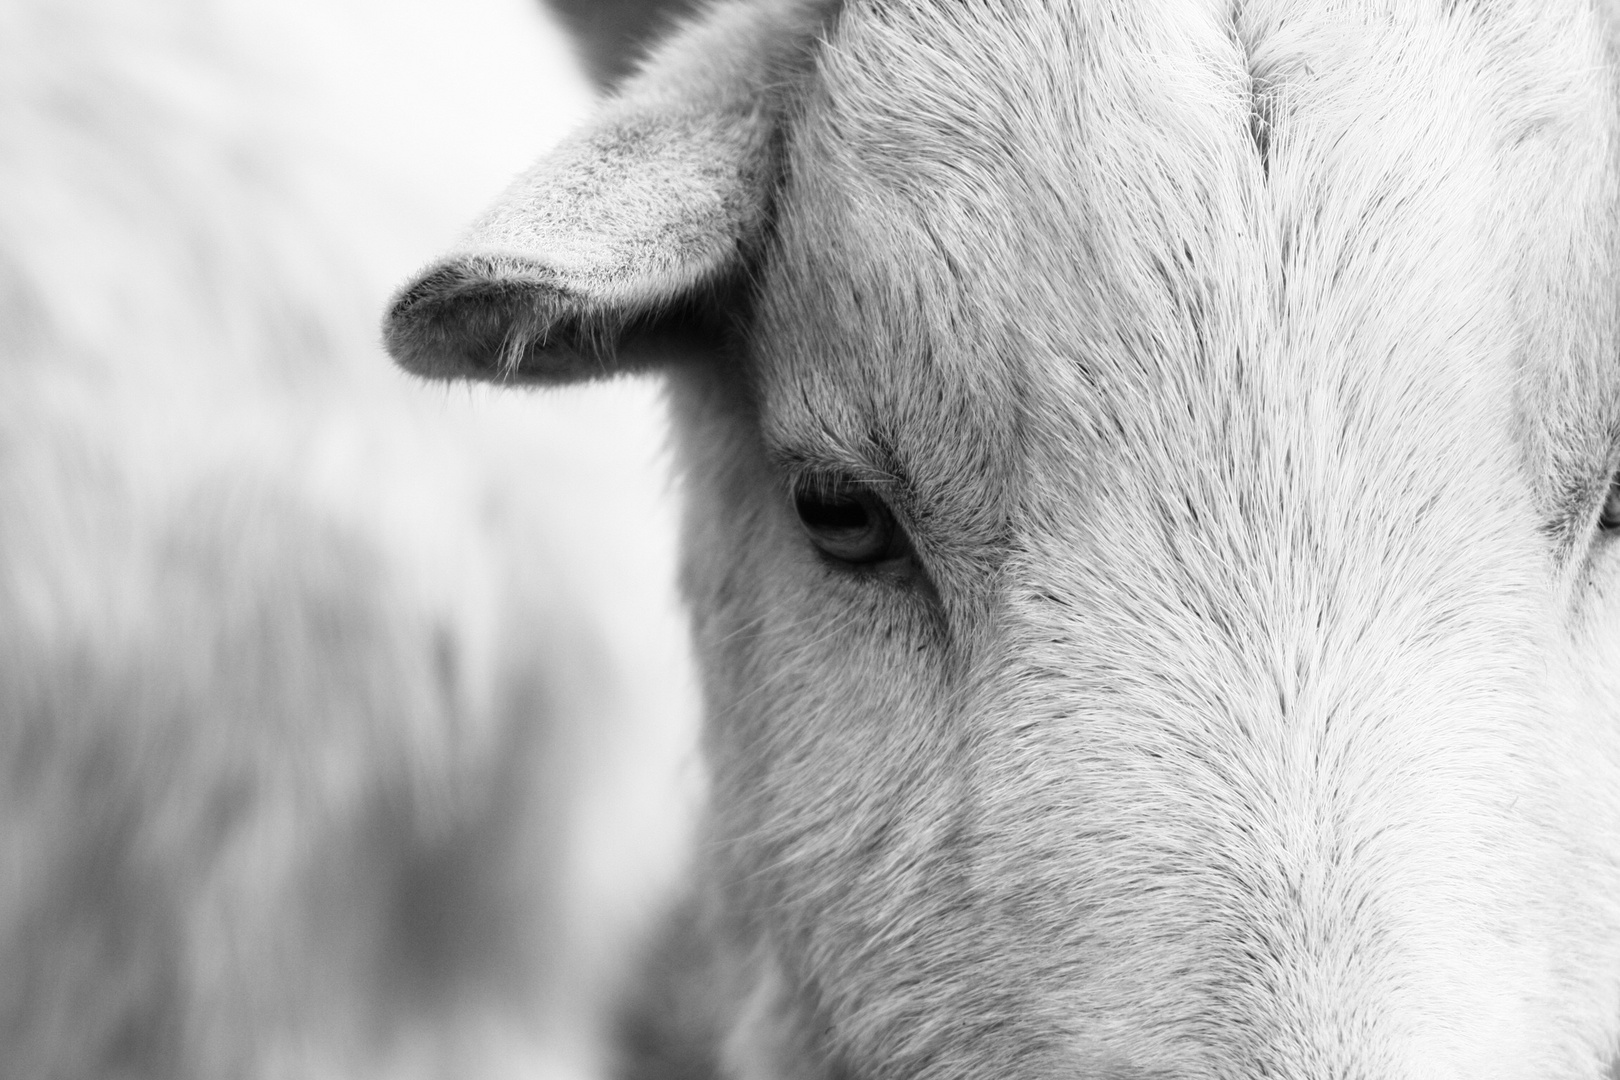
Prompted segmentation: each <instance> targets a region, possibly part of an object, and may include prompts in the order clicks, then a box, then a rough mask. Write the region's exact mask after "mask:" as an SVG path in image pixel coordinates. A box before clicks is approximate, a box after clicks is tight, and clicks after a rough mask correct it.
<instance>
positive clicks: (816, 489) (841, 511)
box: [793, 481, 905, 564]
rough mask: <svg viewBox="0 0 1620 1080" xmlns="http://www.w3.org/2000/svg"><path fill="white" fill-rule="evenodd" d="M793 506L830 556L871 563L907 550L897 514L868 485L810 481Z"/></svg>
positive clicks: (796, 494)
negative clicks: (896, 518) (896, 517)
mask: <svg viewBox="0 0 1620 1080" xmlns="http://www.w3.org/2000/svg"><path fill="white" fill-rule="evenodd" d="M793 506H794V509H796V510H797V511H798V512H799V522H800V523H801V524H802V525H803V526H804V531H805V533H806V534H808V535H809V537H810V542H811V543H813V544H815V545H816V547H817V548H819V549H821V552H822V553H823V554H824V555H826V556H828V557H829V558H833V559H837V560H838V561H839V562H846V563H855V564H869V563H877V562H884V561H886V560H889V559H894V558H898V557H899V556H900V555H902V554H904V552H905V548H904V542H903V536H902V533H901V531H900V527H899V526H898V525H897V524H896V523H895V520H894V515H893V514H891V513H890V512H889V508H888V507H887V506H885V505H883V500H882V499H880V498H878V497H877V495H875V494H873V493H872V492H871V491H869V490H868V489H866V488H863V487H857V486H854V485H839V484H834V485H828V484H826V483H825V482H821V483H816V482H814V481H810V482H806V483H804V484H801V485H800V486H799V488H798V490H796V491H795V492H794V493H793Z"/></svg>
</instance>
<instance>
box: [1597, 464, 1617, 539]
mask: <svg viewBox="0 0 1620 1080" xmlns="http://www.w3.org/2000/svg"><path fill="white" fill-rule="evenodd" d="M1598 528H1600V529H1602V530H1603V531H1604V532H1606V533H1615V532H1620V474H1616V476H1615V477H1614V478H1613V479H1612V480H1610V481H1609V494H1608V496H1607V497H1606V498H1605V499H1604V500H1603V509H1602V510H1601V511H1600V512H1599V513H1598Z"/></svg>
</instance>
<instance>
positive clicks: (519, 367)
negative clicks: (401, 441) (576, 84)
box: [383, 0, 827, 382]
mask: <svg viewBox="0 0 1620 1080" xmlns="http://www.w3.org/2000/svg"><path fill="white" fill-rule="evenodd" d="M826 7H827V5H825V4H820V3H814V2H806V0H797V2H796V0H736V2H733V3H729V4H721V5H718V6H716V7H714V8H711V9H710V10H709V11H708V12H707V14H706V15H705V17H704V18H703V19H702V20H701V21H699V22H697V23H694V24H692V25H691V26H689V27H687V28H686V29H685V30H684V31H683V32H681V33H680V34H677V35H676V36H675V37H674V38H673V39H671V41H669V42H668V43H666V45H665V46H664V47H663V48H662V49H661V50H660V51H659V52H657V53H655V54H654V56H653V57H652V58H651V60H650V61H649V62H648V64H647V66H646V68H645V69H644V70H643V71H642V72H641V74H640V75H639V76H637V77H636V78H635V79H632V80H631V81H630V82H629V83H628V84H627V85H626V86H625V88H624V90H623V91H622V92H621V93H620V95H619V96H618V97H617V98H615V99H613V100H611V101H609V102H608V103H607V104H606V105H605V106H604V107H603V109H602V111H601V113H600V114H599V115H598V117H597V118H596V120H595V121H594V122H593V123H591V124H590V126H588V127H587V128H586V129H585V130H584V131H583V132H581V133H580V134H578V135H576V136H574V137H573V138H571V139H569V140H568V141H566V142H564V143H563V144H562V145H561V146H560V147H558V149H557V150H555V151H554V152H553V153H552V154H550V155H549V156H548V157H546V158H545V159H543V160H542V161H541V162H540V163H539V164H538V165H537V166H535V168H534V169H532V170H531V171H530V172H529V173H527V174H526V175H524V176H523V177H521V178H520V179H519V180H518V181H517V182H516V183H515V184H513V186H512V187H511V188H510V189H508V190H507V192H506V194H505V195H504V196H503V197H502V198H501V200H500V201H499V202H498V203H497V204H496V205H495V207H494V208H493V209H491V210H490V211H489V212H488V213H487V214H486V215H485V216H484V217H483V218H482V219H481V220H480V221H479V222H478V223H477V225H475V226H474V228H473V230H472V232H471V234H470V235H469V236H468V238H467V239H466V240H465V241H464V242H463V243H462V244H461V245H460V246H459V247H458V248H457V249H456V250H454V251H452V252H451V253H450V254H449V255H448V256H446V257H445V258H443V259H441V260H440V261H439V262H437V263H435V264H433V265H432V266H430V267H429V268H428V269H427V270H426V271H424V272H423V273H422V274H421V275H420V276H419V277H418V278H417V279H416V280H415V281H413V282H411V283H410V284H408V285H407V286H406V287H405V288H404V289H403V290H401V292H400V293H399V294H398V295H397V296H396V297H395V299H394V302H393V304H392V305H391V307H390V309H389V312H388V317H387V319H386V321H385V323H384V327H383V330H384V335H385V338H386V342H387V345H388V350H389V352H391V353H392V354H393V356H394V358H395V359H396V360H397V361H398V362H399V363H400V365H401V366H402V367H404V368H406V369H407V370H410V371H413V372H416V373H417V374H420V375H426V376H429V377H432V378H444V379H458V378H471V379H489V380H494V381H498V382H571V381H575V380H579V379H586V378H591V377H594V376H602V375H609V374H613V373H615V372H618V371H622V370H625V369H626V368H629V367H635V366H637V365H638V364H642V363H646V362H647V360H648V358H649V356H648V352H647V351H646V350H643V351H642V353H641V354H640V355H638V354H637V351H636V350H635V349H632V348H627V347H626V346H628V345H629V344H630V343H631V341H632V339H636V338H638V337H640V336H641V335H642V334H643V333H644V332H646V331H649V330H656V329H657V328H658V324H659V322H660V319H661V317H662V316H665V315H667V314H668V313H670V312H671V311H672V310H675V309H682V308H686V309H690V308H693V307H696V306H700V305H701V303H702V301H703V300H704V299H705V297H706V296H707V295H708V294H709V293H711V292H712V291H713V290H714V288H715V287H716V286H717V285H719V284H721V283H723V282H725V281H727V280H728V279H730V278H732V277H733V276H735V274H736V273H737V271H738V270H739V269H740V268H741V266H742V260H743V253H744V252H745V250H747V248H748V247H749V246H750V245H751V244H752V243H753V242H754V241H755V240H756V239H757V238H758V237H759V236H760V235H761V233H762V232H763V229H764V225H765V216H766V212H767V207H768V204H769V200H770V194H771V187H772V185H773V184H774V183H775V171H776V170H775V168H774V165H773V161H772V154H773V152H774V151H773V145H774V143H775V141H776V125H777V123H778V120H777V116H778V112H779V110H778V108H777V107H776V105H775V102H774V100H773V96H774V95H775V94H776V93H778V92H779V87H780V86H781V84H782V82H783V73H784V65H791V64H794V63H796V61H797V60H798V59H799V58H802V56H803V55H804V54H805V53H806V52H807V48H806V47H807V45H808V44H809V42H810V41H812V40H813V39H814V37H815V34H816V33H817V31H819V29H820V16H819V14H818V12H820V11H822V10H825V9H826Z"/></svg>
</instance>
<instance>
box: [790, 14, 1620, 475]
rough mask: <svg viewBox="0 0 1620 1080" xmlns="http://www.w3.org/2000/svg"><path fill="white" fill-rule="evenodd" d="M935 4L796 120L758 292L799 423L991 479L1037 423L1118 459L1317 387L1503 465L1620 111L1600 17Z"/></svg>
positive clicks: (850, 42) (1304, 403) (1308, 405)
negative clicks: (843, 431)
mask: <svg viewBox="0 0 1620 1080" xmlns="http://www.w3.org/2000/svg"><path fill="white" fill-rule="evenodd" d="M933 7H934V5H932V4H930V3H926V2H924V0H895V2H889V3H885V4H882V5H877V4H861V3H854V4H851V5H850V6H849V8H848V9H847V11H846V13H845V16H844V19H843V21H842V23H841V24H840V27H839V29H838V31H837V33H836V35H835V36H834V38H833V40H832V41H831V43H830V45H829V48H828V49H827V51H826V54H825V55H824V57H823V61H822V66H821V72H820V79H819V80H818V82H817V85H816V87H815V88H814V90H813V91H812V92H811V95H810V100H809V101H808V103H807V107H806V108H805V110H804V114H803V117H802V118H801V120H800V121H799V122H798V125H797V128H796V129H795V131H794V132H793V135H792V138H791V149H790V154H791V155H792V160H791V162H790V168H789V170H788V175H789V177H790V180H789V182H788V189H787V191H786V192H785V193H784V198H783V200H782V203H781V204H780V205H781V208H782V230H781V243H780V247H779V257H778V258H777V259H776V261H775V264H774V265H773V266H772V268H771V273H772V274H773V275H774V277H773V280H772V281H771V282H770V283H769V287H768V288H767V290H766V298H767V299H766V306H765V309H764V319H763V322H762V326H763V327H764V333H765V336H766V337H767V339H768V342H769V346H770V348H772V349H773V351H776V352H778V353H780V354H781V362H780V363H777V364H774V365H771V366H770V370H768V371H767V372H766V375H765V378H766V382H767V384H768V385H769V384H771V383H773V382H775V383H777V384H778V385H779V386H780V385H781V384H787V383H791V384H792V385H793V386H794V387H795V389H794V391H793V392H792V393H791V394H788V393H776V394H771V395H769V398H770V400H771V401H772V402H773V404H774V406H775V411H776V412H777V414H778V415H777V416H775V417H773V418H772V420H773V422H774V423H776V424H777V425H779V428H780V431H779V434H780V436H781V437H782V438H784V439H788V440H792V439H796V438H804V437H807V436H806V433H807V432H810V431H821V432H825V431H827V430H829V429H832V430H838V429H840V428H847V429H849V430H850V431H852V432H853V431H854V430H855V429H860V428H865V429H871V428H888V429H893V431H892V439H891V441H893V442H895V443H896V444H898V450H899V452H900V454H901V456H902V457H907V458H908V459H909V460H910V461H911V463H912V465H913V468H914V469H917V470H920V471H927V469H928V468H929V462H930V461H933V462H934V463H935V466H936V467H937V469H938V471H940V472H941V474H942V475H944V474H949V475H950V476H952V477H953V479H954V480H955V481H956V482H961V480H962V478H963V477H964V475H977V476H980V477H985V478H988V481H989V486H992V487H993V486H1003V484H1004V481H1005V480H1006V479H1007V478H1008V477H1009V475H1010V474H1011V473H1012V472H1014V471H1016V470H1017V469H1018V468H1019V464H1018V462H1019V459H1020V458H1021V457H1022V455H1024V454H1025V453H1026V452H1027V450H1028V448H1029V443H1030V442H1031V441H1032V439H1031V434H1032V432H1033V442H1034V443H1035V444H1036V446H1037V448H1039V447H1042V446H1045V447H1048V448H1050V447H1053V446H1059V445H1060V446H1063V447H1067V448H1069V449H1070V450H1077V451H1080V452H1083V453H1085V454H1087V455H1088V456H1094V455H1095V454H1096V453H1097V452H1099V451H1103V450H1106V446H1105V445H1103V444H1109V443H1112V444H1113V445H1116V446H1118V445H1130V446H1135V447H1144V446H1150V445H1152V444H1154V443H1163V442H1164V440H1165V437H1166V433H1167V432H1178V431H1183V430H1186V429H1188V427H1189V424H1191V426H1194V427H1196V426H1198V425H1200V424H1202V425H1204V426H1206V427H1207V426H1208V425H1209V424H1210V423H1226V422H1227V421H1228V420H1229V419H1230V416H1231V414H1232V412H1233V410H1234V409H1236V410H1237V411H1239V412H1242V411H1245V410H1246V411H1249V412H1255V411H1258V412H1260V413H1263V414H1264V413H1269V414H1270V415H1272V416H1273V417H1275V416H1277V415H1285V414H1292V413H1295V412H1297V411H1298V410H1302V409H1303V410H1310V409H1315V410H1318V413H1319V415H1316V416H1315V417H1314V419H1315V420H1316V421H1318V422H1319V423H1326V424H1330V425H1331V424H1335V423H1337V425H1338V427H1339V428H1341V429H1343V430H1346V432H1347V434H1354V435H1358V436H1359V437H1361V438H1363V439H1377V438H1383V439H1395V440H1397V441H1400V440H1403V439H1405V440H1410V439H1411V438H1414V437H1415V433H1420V432H1421V433H1423V437H1424V438H1426V439H1427V440H1428V441H1429V445H1430V446H1431V448H1434V449H1437V450H1438V449H1443V447H1440V446H1439V444H1438V442H1437V441H1436V440H1437V434H1438V433H1447V432H1449V433H1450V434H1449V435H1446V436H1444V437H1442V438H1440V441H1441V442H1444V441H1446V439H1449V441H1450V442H1451V443H1452V444H1455V446H1456V448H1457V451H1456V452H1457V453H1459V454H1461V453H1463V452H1464V451H1466V453H1467V454H1468V455H1469V457H1470V458H1471V460H1474V461H1476V462H1482V463H1489V462H1490V460H1491V459H1492V457H1493V455H1492V454H1490V453H1485V454H1481V453H1480V449H1481V448H1480V446H1479V439H1480V438H1481V434H1480V433H1481V432H1484V431H1486V430H1487V429H1488V430H1490V431H1494V432H1496V433H1497V434H1498V435H1499V436H1500V439H1501V440H1503V441H1505V440H1506V439H1507V436H1508V430H1509V424H1510V417H1511V414H1512V410H1513V406H1512V402H1511V395H1512V394H1513V393H1515V392H1516V391H1518V389H1519V387H1518V385H1517V384H1516V383H1515V381H1514V380H1515V377H1516V360H1517V357H1516V353H1515V350H1519V351H1520V352H1522V350H1523V348H1524V346H1525V344H1526V335H1527V334H1529V333H1533V331H1530V330H1527V329H1526V324H1527V323H1528V322H1530V321H1533V318H1534V317H1539V318H1541V319H1542V320H1543V321H1556V319H1557V317H1558V315H1559V313H1553V315H1554V318H1553V319H1551V320H1549V319H1548V315H1549V313H1548V312H1546V311H1541V312H1539V313H1537V314H1536V315H1527V314H1526V310H1527V306H1529V305H1530V304H1531V302H1530V301H1527V300H1526V297H1527V296H1528V295H1531V294H1533V293H1536V292H1537V291H1538V290H1540V291H1543V292H1558V291H1559V289H1560V287H1559V286H1558V284H1557V283H1556V282H1555V281H1554V280H1553V279H1555V278H1557V277H1558V276H1559V275H1560V274H1565V275H1567V274H1568V273H1570V271H1569V270H1568V269H1567V268H1565V264H1567V263H1568V262H1569V260H1568V258H1567V255H1568V253H1569V252H1570V251H1571V250H1573V249H1574V248H1576V247H1579V245H1580V243H1581V240H1580V236H1581V233H1582V230H1583V229H1587V230H1588V231H1591V230H1590V228H1589V226H1590V223H1589V222H1588V221H1587V220H1586V218H1585V217H1583V215H1589V214H1590V213H1592V212H1594V211H1590V208H1589V206H1588V204H1589V203H1590V202H1591V201H1592V200H1591V199H1589V198H1588V195H1589V193H1588V192H1587V191H1586V190H1585V189H1584V188H1582V186H1581V184H1582V183H1583V181H1582V180H1581V179H1580V178H1581V177H1584V176H1587V175H1597V174H1600V173H1601V172H1602V165H1603V164H1604V162H1603V161H1602V160H1601V158H1602V153H1601V151H1600V150H1599V149H1595V148H1596V147H1598V146H1599V144H1600V143H1601V139H1594V138H1591V131H1592V129H1594V128H1595V127H1596V125H1597V123H1598V122H1606V118H1607V115H1608V114H1607V112H1606V111H1605V109H1606V106H1602V104H1601V103H1602V101H1603V97H1604V94H1605V93H1606V90H1605V89H1604V88H1603V87H1601V85H1600V83H1599V81H1598V77H1597V76H1596V75H1594V74H1592V73H1593V72H1596V71H1598V70H1599V69H1600V68H1601V64H1600V63H1599V62H1598V60H1599V59H1600V57H1599V56H1598V53H1597V51H1596V50H1597V48H1598V46H1597V43H1596V42H1595V41H1591V40H1587V39H1586V37H1583V36H1582V32H1581V27H1580V26H1579V25H1578V22H1579V21H1578V20H1577V19H1574V18H1568V19H1559V18H1549V17H1545V9H1538V10H1541V11H1542V13H1543V17H1542V18H1541V19H1540V20H1539V21H1532V20H1527V19H1519V20H1518V21H1517V22H1515V20H1514V11H1513V8H1512V5H1505V4H1504V5H1498V6H1496V7H1495V8H1493V11H1492V12H1491V13H1490V15H1489V17H1488V18H1487V17H1486V16H1483V15H1478V16H1476V15H1475V14H1471V13H1469V12H1464V11H1462V10H1461V9H1459V10H1458V11H1454V12H1452V13H1449V14H1448V13H1446V12H1444V11H1442V10H1441V6H1440V5H1434V6H1433V8H1432V9H1430V8H1429V7H1427V6H1423V5H1412V6H1408V7H1404V8H1401V9H1400V10H1399V12H1398V18H1397V13H1392V12H1390V11H1384V10H1382V9H1381V8H1380V7H1379V6H1377V5H1363V6H1360V7H1357V6H1355V5H1320V4H1293V5H1289V4H1280V3H1276V4H1263V3H1255V4H1249V5H1239V6H1238V7H1237V8H1236V9H1234V7H1233V6H1232V5H1230V4H1227V3H1212V2H1206V0H1184V2H1182V3H1176V4H1160V5H1141V8H1142V10H1136V9H1133V8H1131V7H1130V6H1129V5H1124V4H1113V5H1107V6H1106V8H1105V7H1104V6H1103V5H1082V4H1075V5H1059V4H1052V5H1038V4H1037V5H1019V6H1018V8H1017V12H1016V14H1014V13H1012V9H1011V8H1007V7H1004V6H1001V5H977V6H973V5H968V6H953V7H952V10H951V16H950V17H949V18H946V17H944V15H943V14H942V13H941V12H937V11H934V10H932V8H933ZM1234 10H1236V14H1234ZM1588 36H1590V35H1588ZM1588 53H1590V54H1591V58H1592V64H1591V65H1589V66H1587V67H1585V68H1583V69H1582V70H1581V71H1579V72H1575V73H1569V69H1570V68H1571V67H1572V65H1571V62H1570V57H1571V56H1577V57H1578V56H1584V55H1586V54H1588ZM1574 66H1575V67H1580V65H1574ZM1572 133H1573V134H1572ZM1572 177H1573V178H1574V179H1572ZM1594 183H1595V182H1594ZM1552 193H1557V194H1556V195H1554V194H1552ZM1549 196H1551V197H1549ZM1538 203H1539V204H1541V205H1537V204H1538ZM1561 203H1562V204H1567V205H1561ZM1606 212H1607V211H1605V213H1606ZM1530 221H1534V222H1535V223H1536V227H1535V230H1534V231H1533V232H1532V231H1530V230H1528V229H1527V228H1526V227H1525V225H1524V224H1523V223H1525V222H1530ZM1561 256H1563V258H1562V261H1560V257H1561ZM1538 274H1539V275H1541V278H1540V279H1537V278H1536V275H1538ZM1565 291H1568V290H1565ZM1569 303H1570V304H1571V305H1572V306H1574V305H1578V304H1580V303H1581V301H1580V300H1571V301H1569ZM1566 321H1567V320H1566ZM806 386H808V387H810V390H809V392H806V390H805V387H806ZM942 405H943V406H944V407H943V408H942ZM1323 410H1325V413H1324V412H1323ZM810 412H814V413H815V414H816V415H814V416H811V415H809V413H810ZM1032 414H1033V415H1032ZM829 416H830V422H829ZM942 416H943V417H946V418H948V420H949V423H950V424H951V425H953V427H954V430H952V431H950V432H942V430H941V427H942V424H943V423H945V421H944V420H942V419H941V417H942ZM1053 424H1057V425H1060V426H1064V425H1066V426H1068V427H1078V428H1079V429H1080V430H1079V431H1078V433H1076V432H1074V431H1069V430H1065V432H1064V435H1065V437H1064V438H1063V439H1061V440H1052V439H1045V440H1043V439H1042V438H1041V437H1040V435H1041V433H1042V432H1044V431H1046V430H1049V429H1050V427H1051V426H1052V425H1053ZM964 425H966V426H969V427H971V428H972V430H973V431H974V433H975V434H974V436H973V438H972V440H971V442H972V443H973V445H972V446H971V448H969V449H962V448H961V447H957V448H955V449H953V450H952V451H950V452H949V453H946V454H944V455H943V456H941V453H940V451H939V447H940V446H941V439H940V435H941V434H951V435H955V436H961V435H963V434H966V433H965V432H963V431H962V430H961V428H962V427H963V426H964ZM1358 425H1359V429H1358ZM1285 426H1286V427H1289V428H1291V429H1292V430H1293V431H1294V432H1295V433H1296V434H1299V433H1302V432H1303V431H1304V430H1305V428H1306V425H1302V424H1298V423H1292V422H1290V423H1289V424H1286V425H1285ZM1019 432H1021V433H1022V437H1023V439H1024V442H1025V446H1023V447H1017V446H1013V445H1012V441H1013V440H1014V439H1016V438H1019V437H1020V436H1019V435H1017V434H1015V433H1019ZM1464 432H1466V433H1468V434H1467V438H1466V439H1463V438H1460V436H1461V434H1462V433H1464ZM908 433H909V434H910V437H911V439H912V441H914V442H915V444H916V445H914V446H912V447H910V448H909V450H910V451H911V452H910V453H908V447H907V445H906V443H907V440H908ZM1464 443H1469V444H1471V445H1467V446H1464V445H1463V444H1464ZM1184 448H1186V446H1185V444H1184ZM1499 449H1501V451H1502V452H1503V453H1506V452H1507V450H1506V448H1505V446H1504V447H1501V448H1499ZM964 455H968V456H971V458H972V460H963V458H964ZM1496 457H1497V458H1498V459H1499V457H1500V455H1496ZM1496 463H1497V464H1500V460H1498V461H1497V462H1496ZM1167 464H1168V463H1167ZM1444 464H1445V463H1444V462H1436V463H1435V466H1436V468H1440V467H1443V465H1444ZM1456 464H1457V465H1459V466H1461V465H1463V464H1465V463H1463V462H1461V461H1459V462H1457V463H1456ZM1476 467H1483V465H1480V466H1476Z"/></svg>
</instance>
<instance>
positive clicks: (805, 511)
mask: <svg viewBox="0 0 1620 1080" xmlns="http://www.w3.org/2000/svg"><path fill="white" fill-rule="evenodd" d="M793 502H794V505H795V506H796V507H797V508H798V511H799V520H801V521H803V522H804V524H805V527H806V528H809V529H817V530H820V529H825V530H829V531H840V532H842V531H846V530H851V529H864V528H866V527H867V526H868V525H869V524H870V523H871V517H872V515H871V514H869V513H868V512H867V510H866V507H865V506H863V505H862V504H861V502H860V501H859V500H857V499H851V498H847V497H840V496H836V495H833V496H818V495H813V494H808V493H804V492H801V493H799V495H798V496H796V497H795V498H794V500H793Z"/></svg>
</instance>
